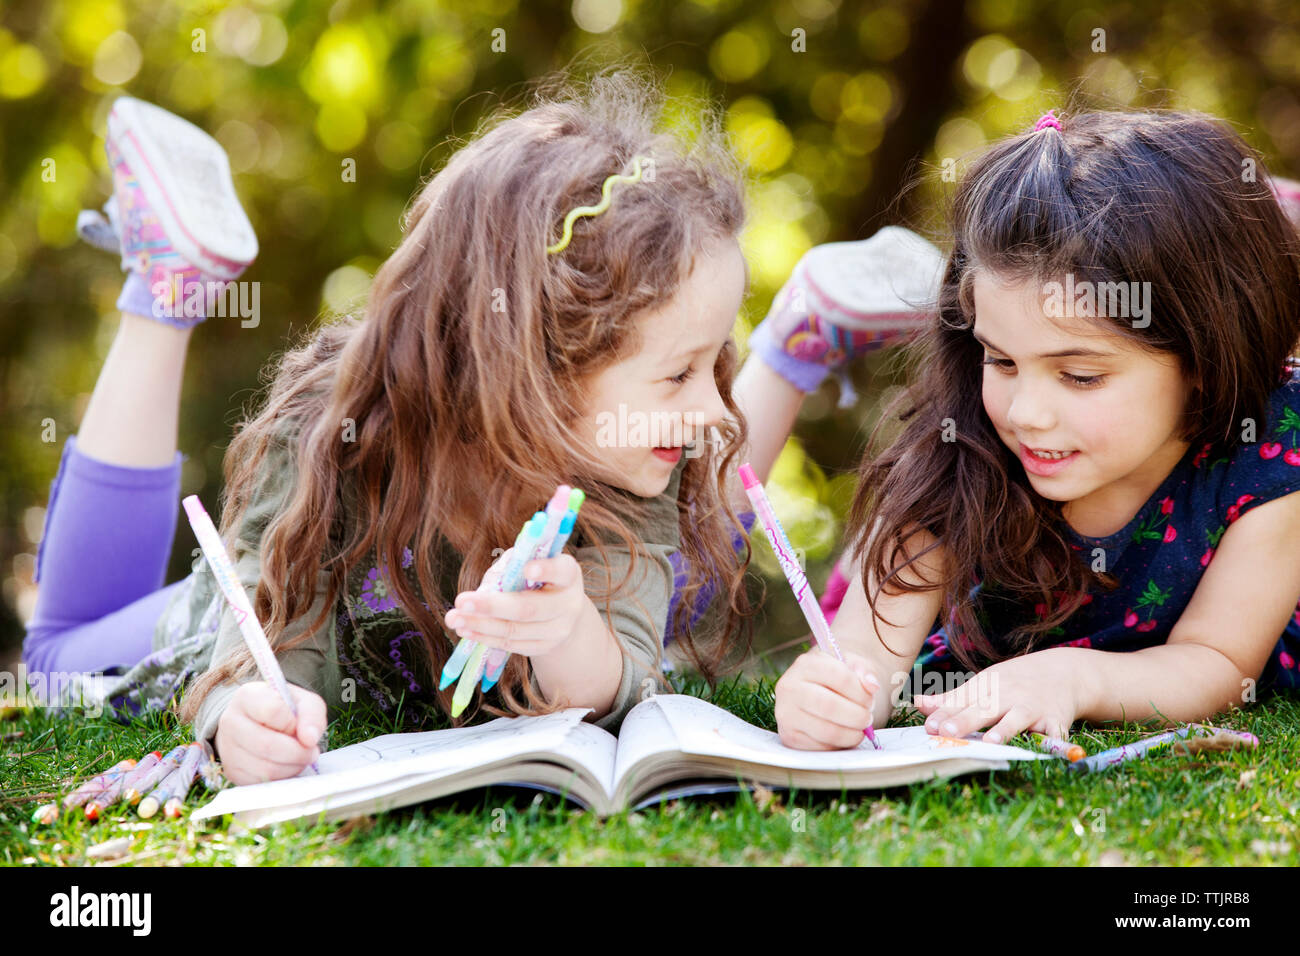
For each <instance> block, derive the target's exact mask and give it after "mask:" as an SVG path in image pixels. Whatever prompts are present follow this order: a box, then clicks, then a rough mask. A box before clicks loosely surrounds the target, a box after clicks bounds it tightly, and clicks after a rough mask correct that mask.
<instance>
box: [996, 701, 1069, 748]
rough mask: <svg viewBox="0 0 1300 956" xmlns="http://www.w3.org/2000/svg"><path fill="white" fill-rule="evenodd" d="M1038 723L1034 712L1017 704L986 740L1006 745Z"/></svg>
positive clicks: (1054, 735)
mask: <svg viewBox="0 0 1300 956" xmlns="http://www.w3.org/2000/svg"><path fill="white" fill-rule="evenodd" d="M1037 722H1038V721H1037V720H1036V719H1035V715H1034V714H1033V712H1032V711H1030V710H1029V709H1028V708H1027V707H1022V706H1021V705H1019V704H1015V705H1013V706H1012V708H1011V709H1010V710H1008V711H1007V712H1006V713H1005V714H1003V715H1002V719H1001V720H999V721H998V722H997V723H996V724H994V725H993V726H992V727H990V728H989V730H988V733H986V734H985V735H984V740H985V741H986V742H987V743H991V744H1000V743H1005V742H1006V741H1007V740H1008V739H1009V738H1011V737H1014V736H1015V735H1016V734H1018V733H1020V732H1021V731H1023V730H1028V729H1029V728H1030V727H1033V726H1034V725H1035V724H1036V723H1037ZM1049 736H1052V737H1062V736H1064V734H1059V733H1049Z"/></svg>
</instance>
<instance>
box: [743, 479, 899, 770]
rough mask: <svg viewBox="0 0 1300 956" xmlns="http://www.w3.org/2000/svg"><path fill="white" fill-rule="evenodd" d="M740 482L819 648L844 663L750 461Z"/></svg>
mask: <svg viewBox="0 0 1300 956" xmlns="http://www.w3.org/2000/svg"><path fill="white" fill-rule="evenodd" d="M740 480H741V482H742V483H743V484H744V486H745V494H747V495H749V500H750V503H751V504H753V506H754V513H755V514H756V515H757V516H758V520H759V522H760V523H761V524H762V525H763V530H764V531H765V532H767V540H768V541H770V542H772V550H773V551H774V552H776V560H777V563H779V564H780V565H781V570H782V571H784V572H785V579H786V580H787V581H789V582H790V587H791V588H793V589H794V596H795V599H796V600H797V601H798V602H799V609H800V610H801V611H803V616H804V617H805V618H806V619H807V621H808V626H809V627H811V628H812V633H813V637H814V638H815V639H816V641H817V646H818V647H820V648H821V649H822V650H823V651H824V652H825V653H827V654H834V655H835V657H836V658H837V659H838V660H841V661H842V660H844V655H843V654H842V653H840V646H839V645H838V644H836V643H835V638H834V636H833V635H832V634H831V628H830V625H829V624H827V623H826V616H825V615H824V614H822V609H821V606H820V605H819V604H818V603H817V597H816V595H814V594H813V590H812V587H811V586H810V585H809V584H808V577H807V576H806V575H805V574H804V573H803V568H801V567H799V562H798V561H796V560H795V556H794V548H792V547H791V546H790V539H789V538H787V537H786V535H785V529H784V528H782V527H781V522H780V521H779V520H777V517H776V512H775V511H773V510H772V502H770V501H768V498H767V492H765V491H764V490H763V483H762V482H761V481H759V480H758V477H757V476H756V475H755V474H754V469H753V468H751V467H750V465H749V463H748V462H746V463H745V464H743V465H741V466H740ZM862 733H863V734H864V735H866V737H867V739H868V740H870V741H871V745H872V746H873V747H875V748H876V749H877V750H879V749H880V744H879V743H877V741H876V735H875V733H874V732H873V731H872V729H871V727H869V726H868V727H867V728H865V729H864V730H863V731H862Z"/></svg>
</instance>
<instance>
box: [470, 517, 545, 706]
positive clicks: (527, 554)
mask: <svg viewBox="0 0 1300 956" xmlns="http://www.w3.org/2000/svg"><path fill="white" fill-rule="evenodd" d="M545 530H546V513H545V512H543V511H539V512H537V513H536V514H534V515H533V517H532V518H531V520H529V522H528V524H527V525H525V526H524V533H523V534H522V535H521V536H520V539H519V540H520V541H521V544H520V546H519V548H518V550H516V551H515V552H514V553H513V554H512V555H510V560H509V561H507V562H506V566H505V570H503V571H502V572H501V580H500V583H499V585H498V586H497V588H496V590H498V591H518V590H519V585H520V584H521V583H523V579H524V565H526V564H527V563H528V562H529V561H531V560H532V556H533V552H534V551H535V549H536V548H537V544H538V542H540V541H541V539H542V534H543V532H545ZM472 643H473V644H474V653H473V654H471V655H470V659H469V660H468V661H467V662H466V664H465V669H464V671H462V673H461V675H460V683H459V684H458V685H457V686H456V693H455V695H454V696H453V697H452V706H451V715H452V716H453V717H458V716H460V712H461V711H462V710H464V709H465V705H466V704H468V703H469V700H470V697H471V696H473V693H474V685H475V684H477V683H478V682H479V678H480V677H481V676H482V674H483V671H482V667H483V664H484V659H485V657H486V656H487V650H488V649H487V647H486V646H484V645H482V644H479V643H478V642H477V641H474V642H472ZM480 652H481V653H480ZM467 683H468V684H469V685H470V686H469V687H468V688H467V687H466V686H465V685H466V684H467Z"/></svg>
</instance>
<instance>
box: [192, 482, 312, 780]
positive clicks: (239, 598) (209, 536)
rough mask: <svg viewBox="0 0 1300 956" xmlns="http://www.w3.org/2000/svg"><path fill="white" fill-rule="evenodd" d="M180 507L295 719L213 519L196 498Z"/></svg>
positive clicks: (245, 633) (272, 656)
mask: <svg viewBox="0 0 1300 956" xmlns="http://www.w3.org/2000/svg"><path fill="white" fill-rule="evenodd" d="M181 504H182V505H183V506H184V508H185V514H186V515H188V516H189V519H190V526H191V527H192V528H193V529H194V536H195V537H196V538H198V539H199V547H200V548H202V549H203V556H204V557H205V558H207V559H208V567H209V568H210V569H211V571H212V575H213V577H215V578H216V579H217V584H218V585H220V586H221V593H222V594H224V595H225V596H226V601H227V602H228V603H229V604H230V609H231V611H233V612H234V615H235V620H236V621H237V622H238V624H239V632H240V633H241V634H242V635H243V636H244V643H246V644H247V645H248V649H249V650H250V651H252V653H253V660H255V661H256V662H257V669H258V670H259V671H260V672H261V674H262V679H263V680H264V681H266V682H267V683H268V684H270V685H271V686H272V687H274V688H275V690H276V693H278V694H279V695H280V697H281V699H283V700H284V703H285V706H287V707H288V708H289V713H291V714H293V716H294V717H295V718H296V717H297V716H298V705H297V704H295V703H294V702H293V697H292V696H291V695H290V694H289V684H288V682H287V681H286V680H285V679H284V671H282V670H280V665H279V663H278V662H277V661H276V659H275V651H273V650H271V643H270V641H268V640H267V639H266V632H265V631H263V630H262V625H261V624H260V623H259V622H258V620H257V615H256V614H255V613H254V612H253V606H252V605H251V604H250V603H249V602H248V594H247V592H245V591H244V586H243V584H241V583H240V581H239V576H238V575H237V574H236V573H235V566H234V565H233V564H232V563H231V561H230V555H229V554H228V553H227V552H226V546H225V545H224V544H222V543H221V535H219V534H218V533H217V528H216V525H214V524H213V523H212V518H210V517H209V516H208V511H207V509H206V508H204V507H203V502H202V501H200V500H199V496H198V495H190V496H189V497H188V498H184V499H182V500H181ZM312 767H313V769H314V768H315V767H316V765H315V764H314V763H313V764H312Z"/></svg>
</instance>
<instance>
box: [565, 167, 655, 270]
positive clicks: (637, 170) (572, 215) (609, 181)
mask: <svg viewBox="0 0 1300 956" xmlns="http://www.w3.org/2000/svg"><path fill="white" fill-rule="evenodd" d="M642 159H649V157H643V156H634V157H632V163H633V165H634V169H633V171H632V175H630V176H624V175H622V174H621V173H615V174H614V175H613V176H609V177H607V178H606V179H605V183H604V185H602V186H601V187H600V202H598V203H596V205H594V206H578V207H576V208H574V209H570V210H569V214H568V215H567V216H565V217H564V235H563V236H562V237H561V238H560V241H559V242H557V243H555V244H554V245H550V246H547V247H546V254H547V255H555V253H557V252H563V251H564V250H565V249H567V248H568V246H569V240H570V239H572V238H573V222H574V220H575V219H577V218H578V217H579V216H599V215H600V214H601V213H602V212H604V211H605V210H606V209H608V208H609V204H610V201H611V199H612V196H613V190H614V184H615V183H639V182H640V181H641V160H642Z"/></svg>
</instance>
